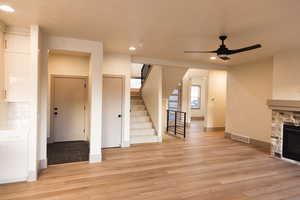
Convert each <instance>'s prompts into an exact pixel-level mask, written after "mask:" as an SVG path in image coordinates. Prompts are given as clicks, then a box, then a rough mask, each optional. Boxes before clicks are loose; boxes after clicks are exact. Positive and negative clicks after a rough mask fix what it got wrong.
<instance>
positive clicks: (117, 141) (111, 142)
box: [102, 75, 124, 148]
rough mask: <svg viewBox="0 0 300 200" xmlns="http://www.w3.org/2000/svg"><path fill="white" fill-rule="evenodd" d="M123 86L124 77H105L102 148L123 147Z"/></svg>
mask: <svg viewBox="0 0 300 200" xmlns="http://www.w3.org/2000/svg"><path fill="white" fill-rule="evenodd" d="M123 87H124V78H123V77H121V76H109V75H106V76H104V77H103V97H102V98H103V102H102V113H103V114H102V148H112V147H121V143H122V113H123V105H122V104H123Z"/></svg>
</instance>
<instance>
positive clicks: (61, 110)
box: [47, 75, 89, 164]
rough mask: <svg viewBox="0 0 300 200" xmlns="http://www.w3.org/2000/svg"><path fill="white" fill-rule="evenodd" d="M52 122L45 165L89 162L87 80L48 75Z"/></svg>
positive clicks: (84, 78)
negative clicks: (49, 77) (49, 76)
mask: <svg viewBox="0 0 300 200" xmlns="http://www.w3.org/2000/svg"><path fill="white" fill-rule="evenodd" d="M51 119H52V120H51V133H52V134H51V140H52V141H51V143H49V144H48V151H47V152H48V164H61V163H68V162H77V161H86V160H88V154H89V143H88V142H87V138H88V136H87V131H86V130H87V77H83V76H60V75H57V76H55V75H53V76H51Z"/></svg>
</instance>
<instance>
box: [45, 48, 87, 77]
mask: <svg viewBox="0 0 300 200" xmlns="http://www.w3.org/2000/svg"><path fill="white" fill-rule="evenodd" d="M89 62H90V57H89V56H77V55H64V54H58V53H57V54H56V53H52V54H50V55H49V57H48V72H49V74H56V75H74V76H88V75H89Z"/></svg>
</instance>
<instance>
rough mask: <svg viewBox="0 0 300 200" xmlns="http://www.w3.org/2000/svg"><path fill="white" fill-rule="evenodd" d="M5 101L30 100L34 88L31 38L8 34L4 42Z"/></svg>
mask: <svg viewBox="0 0 300 200" xmlns="http://www.w3.org/2000/svg"><path fill="white" fill-rule="evenodd" d="M3 57H4V69H5V101H7V102H24V101H29V100H30V98H31V97H30V94H31V91H30V89H31V88H32V87H31V85H32V74H33V73H32V65H31V56H30V37H29V36H25V35H16V34H6V35H5V40H4V54H3Z"/></svg>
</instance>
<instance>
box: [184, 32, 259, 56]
mask: <svg viewBox="0 0 300 200" xmlns="http://www.w3.org/2000/svg"><path fill="white" fill-rule="evenodd" d="M219 39H220V40H221V41H222V44H221V45H220V47H219V48H218V49H217V50H215V51H185V52H184V53H216V54H217V56H218V57H219V58H220V59H222V60H224V61H228V60H230V57H229V56H230V55H233V54H237V53H241V52H245V51H250V50H253V49H257V48H261V44H255V45H252V46H249V47H244V48H240V49H232V50H231V49H228V48H227V47H226V45H225V44H224V41H225V40H226V39H227V36H226V35H221V36H220V37H219Z"/></svg>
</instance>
